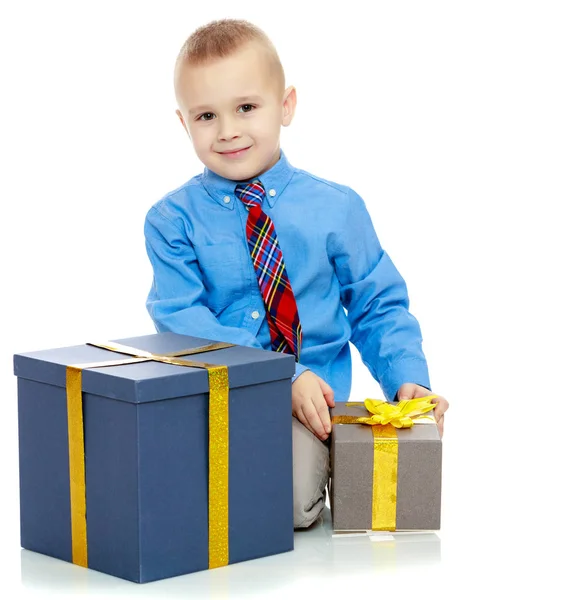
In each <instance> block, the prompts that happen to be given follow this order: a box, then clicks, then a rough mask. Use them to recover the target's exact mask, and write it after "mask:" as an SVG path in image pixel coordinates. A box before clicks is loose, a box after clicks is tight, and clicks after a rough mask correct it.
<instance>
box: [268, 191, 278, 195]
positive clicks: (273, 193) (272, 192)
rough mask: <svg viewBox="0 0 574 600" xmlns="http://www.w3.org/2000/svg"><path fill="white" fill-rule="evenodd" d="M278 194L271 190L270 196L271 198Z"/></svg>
mask: <svg viewBox="0 0 574 600" xmlns="http://www.w3.org/2000/svg"><path fill="white" fill-rule="evenodd" d="M276 193H277V192H276V191H275V190H269V195H270V196H275V194H276Z"/></svg>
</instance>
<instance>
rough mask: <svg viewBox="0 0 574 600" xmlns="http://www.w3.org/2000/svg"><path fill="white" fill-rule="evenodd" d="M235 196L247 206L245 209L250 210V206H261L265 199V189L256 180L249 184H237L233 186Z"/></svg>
mask: <svg viewBox="0 0 574 600" xmlns="http://www.w3.org/2000/svg"><path fill="white" fill-rule="evenodd" d="M235 195H236V196H237V197H238V198H239V199H240V200H241V202H243V204H245V206H247V208H251V207H252V206H256V205H258V204H259V205H261V204H262V203H263V198H265V188H264V187H263V184H262V183H261V182H260V181H259V179H256V180H255V181H252V182H250V183H238V184H237V185H236V186H235Z"/></svg>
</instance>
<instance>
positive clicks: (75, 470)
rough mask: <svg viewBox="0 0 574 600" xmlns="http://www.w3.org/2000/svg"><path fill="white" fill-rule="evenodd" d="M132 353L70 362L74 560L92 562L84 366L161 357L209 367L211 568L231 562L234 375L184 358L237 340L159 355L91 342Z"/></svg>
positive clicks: (68, 392)
mask: <svg viewBox="0 0 574 600" xmlns="http://www.w3.org/2000/svg"><path fill="white" fill-rule="evenodd" d="M88 345H90V346H97V347H99V348H104V349H106V350H110V351H112V352H119V353H120V354H127V355H129V356H131V357H132V358H124V359H120V360H108V361H101V362H94V363H84V364H81V365H70V366H68V367H66V397H67V406H68V449H69V457H70V506H71V524H72V562H73V563H74V564H76V565H80V566H83V567H87V566H88V539H87V525H86V475H85V448H84V421H83V410H82V369H88V368H89V369H93V368H100V367H112V366H118V365H127V364H133V363H138V362H146V361H155V362H162V363H167V364H170V365H179V366H184V367H196V368H200V369H207V372H208V377H209V413H208V414H209V492H208V502H209V504H208V506H209V526H208V527H209V568H210V569H213V568H215V567H221V566H224V565H227V564H228V562H229V518H228V510H229V505H228V500H229V494H228V486H229V480H228V468H229V413H228V408H229V377H228V370H227V367H226V366H225V365H213V364H210V363H204V362H197V361H191V360H185V359H182V358H178V357H180V356H187V355H190V354H199V353H203V352H211V351H213V350H220V349H222V348H229V347H231V346H233V344H227V343H224V342H218V343H215V344H209V345H207V346H201V347H199V348H191V349H187V350H181V351H179V352H172V353H168V354H153V353H152V352H146V351H145V350H138V349H137V348H132V347H130V346H124V345H123V344H114V343H110V342H107V343H105V344H94V343H89V344H88Z"/></svg>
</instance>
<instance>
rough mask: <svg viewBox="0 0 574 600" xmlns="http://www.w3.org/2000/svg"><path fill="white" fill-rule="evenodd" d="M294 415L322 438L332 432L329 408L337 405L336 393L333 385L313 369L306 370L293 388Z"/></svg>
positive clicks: (325, 437)
mask: <svg viewBox="0 0 574 600" xmlns="http://www.w3.org/2000/svg"><path fill="white" fill-rule="evenodd" d="M291 401H292V411H293V416H295V417H297V418H298V419H299V421H301V423H303V425H305V427H307V429H309V431H311V432H312V433H314V434H315V435H316V436H317V437H318V438H319V439H320V440H326V439H327V438H328V437H329V434H330V433H331V415H330V414H329V408H328V406H330V407H331V408H332V407H333V406H335V393H334V392H333V390H332V389H331V386H330V385H329V384H328V383H327V382H325V381H323V380H322V379H321V378H320V377H319V376H317V375H315V373H313V372H311V371H304V372H303V373H301V375H299V377H297V379H295V381H294V382H293V385H292V388H291Z"/></svg>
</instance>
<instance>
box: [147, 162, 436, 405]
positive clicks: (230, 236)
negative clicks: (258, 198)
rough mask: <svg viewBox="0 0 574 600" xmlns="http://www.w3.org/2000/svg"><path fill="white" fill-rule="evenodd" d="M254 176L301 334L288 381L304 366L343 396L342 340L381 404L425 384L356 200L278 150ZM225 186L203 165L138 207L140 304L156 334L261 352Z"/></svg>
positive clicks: (245, 260) (258, 303) (347, 365)
mask: <svg viewBox="0 0 574 600" xmlns="http://www.w3.org/2000/svg"><path fill="white" fill-rule="evenodd" d="M258 179H259V180H260V181H261V182H262V183H263V186H264V187H265V191H266V198H265V200H264V202H263V205H262V208H263V210H264V211H265V212H266V213H267V214H268V215H269V217H270V218H271V219H272V221H273V224H274V226H275V230H276V232H277V238H278V240H279V245H280V247H281V250H282V252H283V257H284V260H285V266H286V270H287V274H288V277H289V280H290V282H291V287H292V288H293V292H294V294H295V298H296V302H297V308H298V311H299V318H300V321H301V327H302V330H303V344H302V350H301V353H300V362H298V363H296V372H295V376H294V378H293V379H296V378H297V377H298V376H299V375H300V374H301V373H302V372H303V371H305V370H306V369H311V371H313V372H314V373H316V374H317V375H318V376H319V377H321V378H323V379H324V380H325V381H326V382H327V383H328V384H329V385H330V386H331V387H332V388H333V390H334V392H335V401H339V402H340V401H346V400H348V398H349V393H350V390H351V353H350V347H349V342H351V343H353V344H354V345H355V346H356V347H357V349H358V351H359V352H360V355H361V358H362V360H363V362H364V363H365V364H366V366H367V367H368V369H369V371H370V372H371V374H372V375H373V377H374V378H375V379H376V380H377V381H378V382H379V384H380V385H381V388H382V391H383V393H384V395H385V397H386V398H387V399H388V400H392V399H393V398H394V397H395V394H396V392H397V390H398V388H399V387H400V386H401V385H402V384H403V383H406V382H410V383H417V384H419V385H422V386H424V387H426V388H429V389H430V382H429V376H428V369H427V363H426V360H425V357H424V354H423V351H422V347H421V343H422V336H421V331H420V327H419V323H418V321H417V320H416V319H415V317H414V316H413V315H412V314H411V313H410V312H409V310H408V307H409V299H408V295H407V288H406V285H405V282H404V280H403V278H402V277H401V275H400V274H399V272H398V271H397V269H396V268H395V266H394V264H393V263H392V262H391V259H390V258H389V255H388V254H387V253H386V252H385V251H384V250H383V249H382V248H381V245H380V243H379V240H378V238H377V234H376V232H375V229H374V227H373V224H372V221H371V218H370V216H369V214H368V212H367V209H366V206H365V203H364V201H363V200H362V198H361V197H360V196H359V195H358V194H357V193H356V192H355V191H353V190H352V189H351V188H350V187H347V186H344V185H339V184H337V183H333V182H331V181H327V180H325V179H321V178H320V177H316V176H315V175H312V174H311V173H308V172H306V171H304V170H301V169H297V168H294V167H293V166H291V164H290V163H289V162H288V160H287V158H286V156H285V154H284V152H283V151H281V156H280V159H279V161H278V162H277V163H276V164H275V165H274V166H273V167H271V168H270V169H269V170H268V171H266V172H265V173H263V174H262V175H260V176H259V177H258ZM236 183H237V182H234V181H230V180H228V179H224V178H223V177H221V176H219V175H217V174H216V173H214V172H213V171H210V170H209V169H207V168H206V169H205V170H204V172H203V173H202V174H200V175H197V176H195V177H193V178H192V179H190V180H189V181H188V182H187V183H185V184H184V185H182V186H181V187H179V188H178V189H176V190H174V191H172V192H169V193H168V194H166V195H165V196H164V197H163V198H162V199H161V200H159V202H157V203H156V204H154V206H152V207H151V208H150V210H149V212H148V213H147V216H146V219H145V227H144V234H145V242H146V249H147V253H148V256H149V259H150V261H151V265H152V268H153V283H152V286H151V290H150V292H149V296H148V299H147V309H148V311H149V314H150V316H151V317H152V319H153V321H154V323H155V326H156V329H157V330H158V331H174V332H176V333H181V334H186V335H193V336H197V337H203V338H208V339H212V340H216V341H223V342H229V343H234V344H239V345H243V346H252V347H257V348H263V349H265V350H271V340H270V336H269V328H268V325H267V319H266V316H265V306H264V304H263V299H262V297H261V293H260V291H259V286H258V283H257V279H256V276H255V270H254V268H253V263H252V261H251V256H250V254H249V248H248V245H247V239H246V235H245V227H246V222H247V209H246V208H245V206H244V205H243V203H242V202H241V200H239V199H238V198H237V197H236V196H235V193H234V192H235V186H236Z"/></svg>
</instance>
